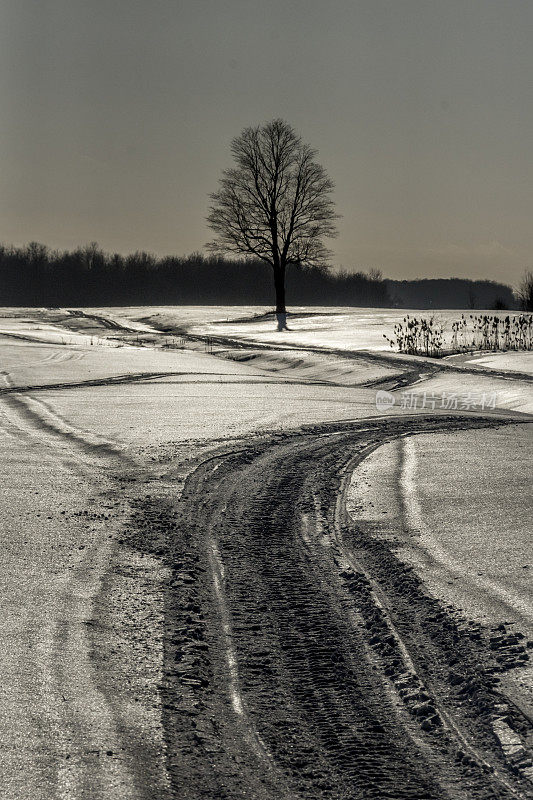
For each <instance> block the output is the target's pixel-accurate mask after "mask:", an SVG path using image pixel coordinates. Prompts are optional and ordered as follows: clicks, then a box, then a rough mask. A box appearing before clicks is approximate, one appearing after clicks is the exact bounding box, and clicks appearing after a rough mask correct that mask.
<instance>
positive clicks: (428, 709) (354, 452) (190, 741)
mask: <svg viewBox="0 0 533 800" xmlns="http://www.w3.org/2000/svg"><path fill="white" fill-rule="evenodd" d="M502 422H503V421H497V420H494V419H481V418H477V419H475V418H470V419H468V420H467V419H465V418H461V417H435V416H432V417H421V416H419V417H416V418H392V419H388V420H379V421H365V422H361V423H351V424H337V425H327V426H321V427H320V428H314V429H310V428H308V429H303V430H301V431H299V432H298V433H297V434H294V435H288V434H286V435H280V436H278V437H274V438H273V439H271V440H269V441H268V442H266V441H264V440H263V441H259V442H258V443H256V444H255V445H251V446H250V447H248V448H246V449H244V450H241V451H239V452H233V453H226V454H224V453H221V454H220V455H219V456H215V457H214V458H210V459H208V460H207V461H205V462H204V463H203V464H201V465H200V466H199V467H198V468H197V469H196V470H195V471H194V472H193V473H192V474H191V475H190V477H189V478H188V480H187V482H186V484H185V488H184V491H183V495H182V498H181V501H180V502H179V504H178V507H177V508H172V507H171V506H168V507H167V508H166V509H165V508H163V507H162V506H161V503H160V502H159V501H157V500H151V501H150V500H147V501H145V502H144V503H143V504H141V506H140V507H139V510H138V517H137V522H136V524H137V532H138V535H137V542H138V545H139V546H141V547H148V548H149V547H150V541H151V538H152V537H155V539H156V540H157V542H158V543H159V544H160V543H161V541H165V542H166V545H165V548H166V557H167V559H168V564H169V567H170V568H171V570H172V579H171V581H170V588H169V594H168V598H167V608H166V614H165V617H166V630H165V640H166V651H165V675H166V680H165V682H164V685H163V687H162V693H163V708H164V727H165V732H166V742H167V754H168V756H167V759H168V760H167V769H168V771H169V774H170V779H171V782H172V788H173V793H174V796H175V797H180V798H184V799H187V800H195V799H196V798H200V797H210V798H214V797H216V798H219V797H220V798H228V800H230V798H237V797H253V798H257V800H262V799H263V798H264V799H265V800H267V798H268V799H269V800H270V798H309V799H310V800H311V799H312V798H350V799H351V800H359V798H361V800H363V798H365V800H366V799H367V798H380V799H381V798H391V799H392V798H394V800H415V798H416V800H433V799H434V800H437V799H438V800H444V799H445V798H449V800H451V799H452V798H453V800H463V798H464V800H466V799H467V798H469V799H470V798H502V800H503V798H525V797H527V796H529V794H528V792H530V789H531V784H530V783H529V780H528V775H529V773H530V772H531V770H529V765H530V763H531V762H530V760H528V759H529V756H528V753H527V740H528V736H530V734H531V725H530V723H529V722H528V721H527V720H526V719H525V718H524V717H523V716H522V715H521V714H520V713H519V712H518V710H517V709H514V708H510V707H509V705H508V704H507V706H506V703H505V700H504V699H503V698H502V696H501V695H499V693H498V681H497V674H498V670H500V669H501V667H500V666H499V662H498V661H497V655H498V653H497V652H493V651H491V650H489V648H488V643H487V641H485V640H484V632H481V633H480V632H479V630H478V629H477V628H476V629H475V630H474V629H472V630H471V629H469V628H468V626H467V627H466V628H461V626H460V625H458V623H456V622H455V621H454V620H453V619H452V618H451V617H450V616H449V615H448V614H447V613H446V612H445V611H444V610H443V609H442V608H441V606H440V605H439V604H438V602H437V601H434V600H431V599H430V598H428V597H427V595H426V594H425V593H424V591H423V589H422V587H421V585H420V582H419V580H418V578H417V577H416V575H415V574H414V572H413V571H411V570H410V569H409V568H408V567H406V566H405V565H404V564H402V563H401V562H400V561H398V560H397V559H396V558H395V556H394V553H393V552H392V550H391V548H390V545H386V544H385V543H383V542H379V541H373V540H371V539H369V538H368V537H366V536H365V534H364V533H363V532H362V531H358V530H357V529H356V528H355V527H354V526H353V524H352V522H351V520H350V518H349V517H348V515H347V513H346V511H345V505H344V492H345V489H346V485H347V482H348V478H349V475H350V474H351V471H352V469H353V467H354V465H355V464H356V463H357V462H358V461H360V460H361V459H362V458H364V456H365V455H367V454H368V453H369V452H371V451H372V450H373V449H374V448H376V447H377V446H379V445H380V444H382V443H383V442H385V441H387V440H389V439H390V438H393V437H398V436H404V435H409V434H411V433H414V432H421V431H424V432H431V431H435V430H453V429H461V428H466V427H476V426H484V425H495V424H502ZM502 646H503V645H502ZM522 649H523V650H524V648H522ZM523 657H524V658H526V659H527V655H526V654H525V650H524V653H523ZM504 717H505V719H506V720H507V723H509V725H510V726H511V727H510V728H509V730H512V732H513V735H515V739H516V742H515V744H516V748H515V749H514V750H512V752H511V751H510V750H508V751H507V753H504V750H503V749H502V746H501V742H499V740H498V738H497V737H496V736H495V733H494V730H495V728H494V726H495V724H497V722H498V720H500V721H501V720H502V719H503V718H504Z"/></svg>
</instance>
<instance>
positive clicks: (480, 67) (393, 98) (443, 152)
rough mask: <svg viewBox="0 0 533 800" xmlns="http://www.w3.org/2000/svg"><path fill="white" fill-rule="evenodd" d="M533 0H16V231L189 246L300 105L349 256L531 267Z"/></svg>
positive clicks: (9, 130) (300, 124)
mask: <svg viewBox="0 0 533 800" xmlns="http://www.w3.org/2000/svg"><path fill="white" fill-rule="evenodd" d="M532 34H533V2H532V0H329V2H326V0H3V1H2V4H1V6H0V100H1V104H2V116H1V120H2V121H1V123H0V124H1V127H2V131H1V137H0V161H1V169H2V178H1V180H2V189H1V192H0V204H1V220H2V230H1V231H0V240H2V241H4V242H10V243H15V244H22V243H25V242H27V241H29V240H38V241H42V242H45V243H47V244H49V245H51V246H53V247H60V248H64V247H73V246H76V245H78V244H84V243H87V242H89V241H93V240H96V241H98V242H99V243H100V244H101V245H102V246H103V247H104V248H105V249H109V250H119V251H122V252H130V251H133V250H136V249H144V250H150V251H153V252H155V253H158V254H164V253H168V252H172V253H177V254H186V253H190V252H192V251H194V250H200V249H202V248H203V245H204V244H205V242H206V241H207V240H208V238H209V232H208V230H207V228H206V225H205V216H206V213H207V207H208V193H209V192H210V191H213V190H215V189H216V187H217V182H218V178H219V176H220V171H221V169H222V168H224V167H227V166H230V163H231V158H230V154H229V143H230V140H231V138H232V137H233V136H235V135H236V134H238V133H239V132H240V131H241V130H242V128H243V127H245V126H247V125H255V124H259V123H261V122H264V121H266V120H268V119H271V118H273V117H279V116H281V117H283V118H284V119H286V120H287V121H288V122H290V123H291V124H292V125H293V126H294V128H295V129H296V130H297V131H298V132H299V133H300V134H301V135H302V136H303V138H304V140H306V141H308V142H309V143H310V144H311V145H313V146H314V147H316V148H318V150H319V161H320V162H321V163H322V164H323V165H324V166H325V167H326V169H327V170H328V172H329V174H330V175H331V177H332V178H333V180H334V181H335V183H336V187H337V188H336V193H335V199H336V201H337V208H338V211H339V212H340V213H341V214H342V215H343V219H342V221H341V223H340V226H339V228H340V235H339V237H338V239H337V240H335V241H334V243H333V249H334V251H335V263H336V264H338V265H342V266H344V267H346V268H357V269H360V268H363V269H367V268H370V267H381V268H383V270H384V272H385V274H386V275H388V276H390V277H398V278H402V277H406V278H408V277H416V276H429V277H432V276H451V275H457V276H466V277H474V278H475V277H489V278H493V279H497V280H498V279H499V280H504V281H506V282H510V283H516V282H517V281H518V279H519V277H520V275H521V274H522V272H523V271H524V269H525V268H526V267H531V266H532V264H533V222H532V211H533V157H532V145H533V47H532V46H531V41H532Z"/></svg>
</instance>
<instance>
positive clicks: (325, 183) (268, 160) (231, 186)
mask: <svg viewBox="0 0 533 800" xmlns="http://www.w3.org/2000/svg"><path fill="white" fill-rule="evenodd" d="M231 152H232V154H233V158H234V160H235V164H236V165H235V167H233V168H232V169H227V170H224V172H223V173H222V178H221V179H220V188H219V190H218V191H217V192H214V193H213V194H212V195H210V197H211V201H212V205H211V207H210V213H209V216H208V218H207V221H208V224H209V226H210V228H211V229H212V230H213V231H214V232H215V234H216V238H215V239H214V241H212V242H210V243H209V244H208V245H207V247H208V249H209V250H211V251H212V252H218V253H240V254H246V255H249V256H255V257H256V258H259V259H261V260H262V261H265V262H266V263H267V264H270V266H271V267H272V270H273V276H274V287H275V292H276V316H277V321H278V330H283V329H285V328H286V327H287V325H286V308H285V273H286V269H287V267H288V266H289V265H290V264H301V265H304V266H305V265H313V266H314V265H317V264H324V263H326V262H327V260H328V258H329V256H330V253H329V251H328V250H327V249H326V248H325V247H324V244H323V242H322V240H323V239H324V238H325V237H332V236H335V235H336V233H337V231H336V228H335V219H336V218H337V214H335V212H334V205H333V200H332V199H331V193H332V191H333V188H334V187H333V183H332V181H331V180H330V179H329V178H328V176H327V174H326V172H325V170H324V169H323V167H321V166H320V164H317V163H316V161H315V157H316V151H315V150H313V149H312V148H311V147H310V146H309V145H308V144H304V143H303V142H302V140H301V138H300V137H299V136H298V135H297V134H296V133H295V131H294V130H293V128H292V127H291V126H290V125H289V124H288V123H286V122H285V121H284V120H281V119H276V120H273V121H272V122H268V123H266V124H265V125H262V126H258V127H256V128H245V130H243V132H242V133H241V135H240V136H237V137H236V138H235V139H233V141H232V143H231Z"/></svg>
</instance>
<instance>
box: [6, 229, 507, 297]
mask: <svg viewBox="0 0 533 800" xmlns="http://www.w3.org/2000/svg"><path fill="white" fill-rule="evenodd" d="M287 299H288V303H289V305H293V306H300V305H318V306H324V305H332V306H369V307H382V308H383V307H392V306H397V307H401V308H431V307H434V308H489V309H492V308H514V307H515V300H514V297H513V292H512V289H511V287H510V286H506V285H505V284H502V283H495V282H494V281H468V280H463V279H459V278H450V279H435V280H416V281H394V280H386V279H383V278H382V276H381V273H380V272H378V271H376V270H372V271H370V272H369V273H365V272H353V273H352V272H346V271H342V272H335V271H333V270H329V269H326V268H320V267H312V268H310V267H299V266H298V267H297V266H291V267H290V268H289V269H288V272H287ZM273 300H274V291H273V285H272V274H271V268H270V267H269V266H268V265H267V264H264V263H263V262H261V261H239V260H232V259H225V258H220V257H217V256H209V257H205V256H203V255H202V254H200V253H194V254H192V255H190V256H187V257H179V256H165V257H163V258H157V257H156V256H154V255H152V254H150V253H145V252H136V253H133V254H131V255H127V256H122V255H119V254H117V253H105V252H104V251H103V250H102V249H101V248H100V247H98V245H97V244H94V243H93V244H90V245H88V246H86V247H80V248H77V249H76V250H72V251H61V252H59V251H56V250H50V249H49V248H47V247H46V246H45V245H42V244H38V243H35V242H32V243H30V244H28V245H27V246H25V247H12V246H6V245H0V306H46V307H52V308H53V307H64V306H122V305H270V304H271V303H272V302H273Z"/></svg>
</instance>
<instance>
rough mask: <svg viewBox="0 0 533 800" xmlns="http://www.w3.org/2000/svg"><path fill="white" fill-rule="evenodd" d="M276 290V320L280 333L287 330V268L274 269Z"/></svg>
mask: <svg viewBox="0 0 533 800" xmlns="http://www.w3.org/2000/svg"><path fill="white" fill-rule="evenodd" d="M274 288H275V290H276V319H277V322H278V331H285V330H287V309H286V308H285V267H281V266H279V267H274Z"/></svg>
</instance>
